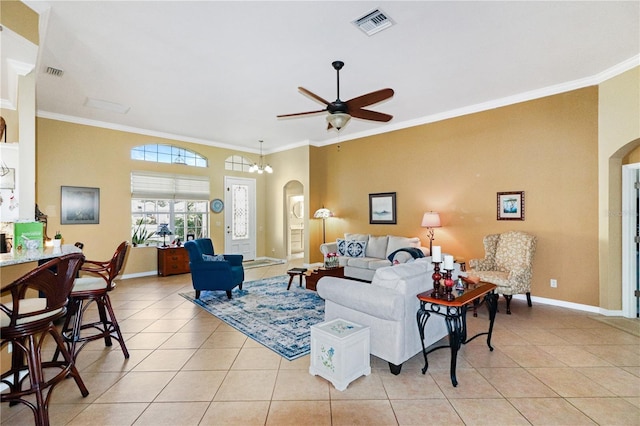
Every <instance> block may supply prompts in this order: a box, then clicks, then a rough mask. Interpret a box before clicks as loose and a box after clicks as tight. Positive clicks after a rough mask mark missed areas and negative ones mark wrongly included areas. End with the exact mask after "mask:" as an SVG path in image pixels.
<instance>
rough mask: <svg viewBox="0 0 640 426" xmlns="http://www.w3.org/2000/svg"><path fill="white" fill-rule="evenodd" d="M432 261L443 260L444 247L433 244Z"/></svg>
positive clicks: (438, 261)
mask: <svg viewBox="0 0 640 426" xmlns="http://www.w3.org/2000/svg"><path fill="white" fill-rule="evenodd" d="M431 261H432V262H433V263H440V262H442V249H441V247H440V246H433V252H431Z"/></svg>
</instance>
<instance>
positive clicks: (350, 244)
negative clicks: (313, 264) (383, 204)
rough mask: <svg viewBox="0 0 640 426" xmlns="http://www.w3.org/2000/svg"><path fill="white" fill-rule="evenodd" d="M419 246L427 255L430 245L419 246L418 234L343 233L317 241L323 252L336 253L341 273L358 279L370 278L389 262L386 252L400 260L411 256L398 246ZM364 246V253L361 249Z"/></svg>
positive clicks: (389, 264) (402, 261)
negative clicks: (340, 235) (323, 240)
mask: <svg viewBox="0 0 640 426" xmlns="http://www.w3.org/2000/svg"><path fill="white" fill-rule="evenodd" d="M410 247H411V248H419V249H420V251H422V253H423V255H424V256H429V255H430V254H431V253H429V248H427V247H421V246H420V238H418V237H413V238H407V237H398V236H394V235H382V236H377V235H369V234H349V233H346V234H344V239H342V238H339V239H338V240H337V241H336V242H333V243H324V244H321V245H320V251H321V252H322V255H323V256H325V257H326V256H327V254H329V253H338V255H339V257H338V260H339V263H340V266H344V276H345V277H348V278H354V279H357V280H363V281H371V280H372V279H373V276H374V274H375V273H376V270H378V269H379V268H384V267H386V266H391V265H392V262H391V261H390V260H389V259H388V257H389V255H391V254H393V253H396V255H397V256H398V258H399V259H400V263H404V262H405V261H407V260H408V259H412V258H413V257H412V255H411V254H409V253H407V252H404V251H400V252H398V250H401V249H406V248H410ZM362 248H364V253H362V252H361V249H362Z"/></svg>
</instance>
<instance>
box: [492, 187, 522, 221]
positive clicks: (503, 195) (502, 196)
mask: <svg viewBox="0 0 640 426" xmlns="http://www.w3.org/2000/svg"><path fill="white" fill-rule="evenodd" d="M498 220H524V191H515V192H498Z"/></svg>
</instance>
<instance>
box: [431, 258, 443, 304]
mask: <svg viewBox="0 0 640 426" xmlns="http://www.w3.org/2000/svg"><path fill="white" fill-rule="evenodd" d="M431 278H432V279H433V297H435V298H436V299H437V298H439V297H440V293H439V290H440V280H441V279H442V275H440V262H433V275H431Z"/></svg>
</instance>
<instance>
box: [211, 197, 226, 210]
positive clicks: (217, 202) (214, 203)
mask: <svg viewBox="0 0 640 426" xmlns="http://www.w3.org/2000/svg"><path fill="white" fill-rule="evenodd" d="M222 209H224V203H223V202H222V200H221V199H219V198H215V199H213V200H211V211H212V212H214V213H220V212H221V211H222Z"/></svg>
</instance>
